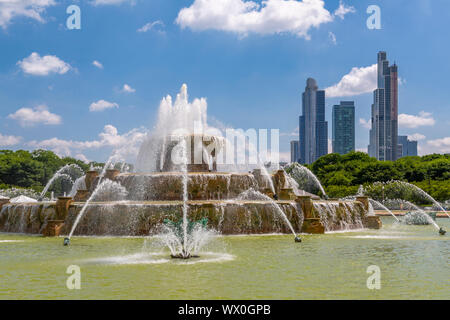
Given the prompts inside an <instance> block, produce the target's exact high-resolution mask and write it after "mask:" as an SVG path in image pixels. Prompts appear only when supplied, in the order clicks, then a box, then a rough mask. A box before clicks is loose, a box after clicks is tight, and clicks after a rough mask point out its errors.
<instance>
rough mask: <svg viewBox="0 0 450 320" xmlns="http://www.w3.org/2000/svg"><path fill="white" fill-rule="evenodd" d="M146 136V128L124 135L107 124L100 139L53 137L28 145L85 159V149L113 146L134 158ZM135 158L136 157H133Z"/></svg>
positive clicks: (60, 154)
mask: <svg viewBox="0 0 450 320" xmlns="http://www.w3.org/2000/svg"><path fill="white" fill-rule="evenodd" d="M145 137H146V131H145V129H144V128H135V129H132V130H130V131H128V132H126V133H124V134H123V135H120V134H119V133H118V130H117V128H116V127H114V126H112V125H106V126H105V127H104V128H103V131H102V132H101V133H100V134H99V139H97V140H91V141H73V140H63V139H59V138H56V137H55V138H51V139H47V140H43V141H30V142H29V143H28V146H30V147H33V148H42V149H49V150H52V151H54V152H55V153H57V154H58V155H59V156H72V154H76V155H77V157H78V158H79V159H81V160H83V154H82V152H83V151H85V150H98V149H102V148H112V149H113V151H114V154H116V155H117V156H118V157H122V158H123V159H124V160H125V158H127V157H128V158H133V157H135V156H136V154H138V152H139V147H140V145H141V144H142V142H143V141H144V139H145ZM132 160H135V159H132Z"/></svg>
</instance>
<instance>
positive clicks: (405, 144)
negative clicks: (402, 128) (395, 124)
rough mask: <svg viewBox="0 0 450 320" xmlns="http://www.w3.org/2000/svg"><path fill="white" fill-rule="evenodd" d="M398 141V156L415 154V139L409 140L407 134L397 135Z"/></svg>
mask: <svg viewBox="0 0 450 320" xmlns="http://www.w3.org/2000/svg"><path fill="white" fill-rule="evenodd" d="M398 143H399V145H400V146H401V148H400V149H401V153H400V154H399V158H400V157H408V156H417V141H413V140H409V139H408V137H407V136H398Z"/></svg>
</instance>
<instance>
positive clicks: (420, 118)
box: [398, 111, 436, 128]
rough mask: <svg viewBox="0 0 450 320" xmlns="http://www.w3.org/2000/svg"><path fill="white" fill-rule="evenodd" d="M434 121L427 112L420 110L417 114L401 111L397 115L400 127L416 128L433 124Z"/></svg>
mask: <svg viewBox="0 0 450 320" xmlns="http://www.w3.org/2000/svg"><path fill="white" fill-rule="evenodd" d="M435 123H436V121H435V120H434V118H433V116H432V114H431V113H429V112H425V111H420V112H419V115H417V116H415V115H412V114H406V113H401V114H399V115H398V126H399V127H401V128H417V127H422V126H433V125H434V124H435Z"/></svg>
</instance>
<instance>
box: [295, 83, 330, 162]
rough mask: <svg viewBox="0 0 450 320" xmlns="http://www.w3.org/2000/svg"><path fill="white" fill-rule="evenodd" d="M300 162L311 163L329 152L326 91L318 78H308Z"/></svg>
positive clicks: (301, 125)
mask: <svg viewBox="0 0 450 320" xmlns="http://www.w3.org/2000/svg"><path fill="white" fill-rule="evenodd" d="M299 138H300V140H299V141H300V162H301V163H306V164H310V163H312V162H314V161H316V160H317V159H318V158H319V157H321V156H323V155H326V154H327V153H328V122H326V121H325V91H324V90H318V87H317V82H316V80H314V79H312V78H308V79H307V80H306V88H305V92H303V95H302V115H301V116H300V136H299Z"/></svg>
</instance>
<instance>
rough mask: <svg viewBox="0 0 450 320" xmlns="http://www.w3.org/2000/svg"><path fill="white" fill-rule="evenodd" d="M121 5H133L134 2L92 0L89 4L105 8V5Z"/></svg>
mask: <svg viewBox="0 0 450 320" xmlns="http://www.w3.org/2000/svg"><path fill="white" fill-rule="evenodd" d="M122 3H129V4H131V5H134V4H135V3H136V1H135V0H92V2H91V4H92V5H94V6H107V5H119V4H122Z"/></svg>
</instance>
